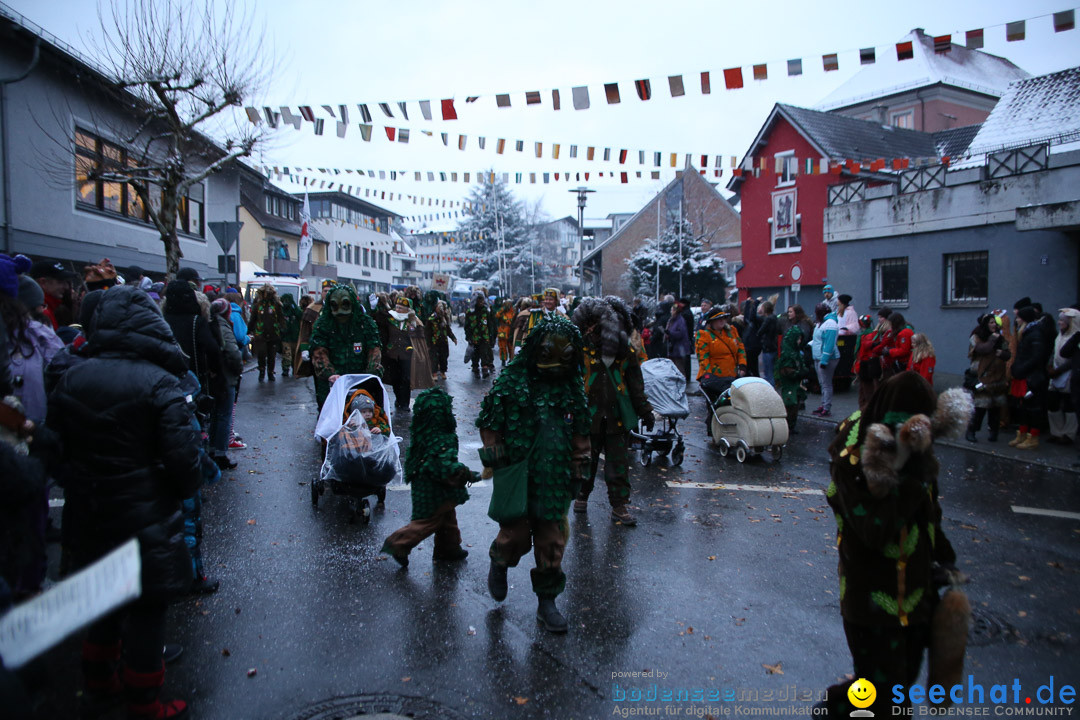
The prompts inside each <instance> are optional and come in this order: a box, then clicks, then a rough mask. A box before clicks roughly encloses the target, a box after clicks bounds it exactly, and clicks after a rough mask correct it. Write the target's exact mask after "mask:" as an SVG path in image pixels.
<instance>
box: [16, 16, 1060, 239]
mask: <svg viewBox="0 0 1080 720" xmlns="http://www.w3.org/2000/svg"><path fill="white" fill-rule="evenodd" d="M6 1H7V2H8V4H9V6H11V7H12V8H13V9H15V10H16V11H17V12H19V13H22V14H23V15H25V16H26V17H28V18H29V19H30V20H32V21H33V22H35V23H38V24H39V25H41V26H42V27H44V28H45V29H46V30H48V31H49V32H51V33H53V34H54V35H56V36H58V37H59V38H60V39H62V40H64V41H66V42H68V43H70V44H72V45H74V46H75V47H76V48H79V49H84V48H86V47H88V45H87V43H86V41H85V39H86V37H87V36H88V35H90V34H94V33H98V32H99V25H98V21H97V11H96V7H95V5H94V3H93V2H87V1H86V0H6ZM657 5H659V4H657ZM251 7H252V10H253V12H254V15H255V16H256V17H257V19H258V21H259V22H264V23H265V26H266V31H267V32H266V37H265V46H266V47H267V48H268V51H267V53H266V55H267V57H266V62H267V63H268V64H271V65H273V66H274V69H275V71H274V76H273V81H272V84H271V87H270V88H269V89H268V91H267V93H266V96H265V97H259V98H253V99H252V100H251V102H250V103H248V102H245V104H252V105H255V106H258V107H260V108H261V107H262V106H264V105H270V106H272V107H278V106H280V105H290V106H292V107H293V108H294V109H295V108H296V107H297V106H299V105H312V106H315V107H316V113H317V115H318V116H319V117H325V113H324V112H323V111H322V110H321V108H320V107H319V106H321V105H323V104H329V105H332V106H334V107H335V109H336V107H337V106H338V105H339V104H342V103H345V104H348V106H349V109H350V120H351V123H352V125H351V127H350V128H349V129H348V133H347V135H346V137H345V139H339V138H338V137H337V136H336V134H335V131H334V127H333V124H332V123H331V122H329V121H328V122H327V129H326V132H325V134H324V135H323V136H322V137H315V136H314V134H313V130H312V125H311V124H310V123H304V125H303V127H302V130H301V131H300V132H297V131H295V130H292V129H291V128H287V129H283V130H279V131H278V132H277V133H276V136H275V137H274V140H273V142H272V143H271V145H270V146H269V147H268V148H267V149H266V150H265V151H264V152H263V153H262V154H261V155H260V156H259V157H257V158H256V159H257V160H258V161H260V163H261V164H266V165H271V166H273V165H277V166H290V167H295V166H304V167H306V166H312V167H334V168H341V169H344V168H354V169H363V170H369V169H371V170H387V171H390V170H399V171H406V172H408V176H409V178H410V180H409V181H400V180H399V181H397V182H391V181H389V180H387V181H382V182H380V181H377V180H376V181H368V180H366V179H362V180H360V181H357V180H356V179H355V176H349V177H350V178H351V179H349V180H347V181H346V184H355V185H357V186H358V187H364V188H371V189H373V190H378V191H380V192H381V191H384V190H385V191H388V192H389V191H393V192H395V193H404V194H413V195H419V196H423V197H430V198H435V199H437V200H443V199H445V200H461V199H463V198H464V197H465V196H466V195H467V193H468V188H467V187H466V186H465V185H464V184H462V183H460V182H459V183H457V184H453V183H449V182H447V183H438V182H436V183H428V182H421V183H414V182H412V181H411V178H412V173H413V172H414V171H423V172H425V173H426V172H427V171H433V172H436V173H438V172H439V171H444V172H448V173H449V172H458V173H463V172H472V173H475V172H476V171H477V170H482V169H487V168H494V169H496V171H498V172H509V173H511V181H513V177H514V176H513V174H514V173H517V172H522V173H526V175H525V180H526V183H527V180H528V173H530V172H537V173H542V172H549V173H552V175H553V174H554V173H555V172H559V173H560V176H561V174H562V173H566V172H571V173H584V172H586V171H588V172H590V173H593V175H591V176H590V180H589V182H588V183H587V184H588V186H589V187H590V188H593V189H595V190H597V192H596V193H594V194H593V195H591V196H590V198H589V207H588V209H587V210H586V217H590V218H591V217H603V216H605V215H607V214H608V213H611V212H636V211H637V210H638V209H640V207H641V206H642V205H643V204H644V203H645V202H647V201H648V200H649V199H650V198H651V197H653V196H654V195H655V194H656V192H657V191H658V190H659V189H660V188H661V187H663V185H664V184H666V183H667V182H668V181H669V180H670V179H671V178H672V177H673V173H674V170H673V169H671V168H670V165H669V154H670V153H672V152H675V153H679V164H680V165H681V164H682V158H683V155H684V154H685V153H692V154H693V155H694V162H695V163H697V162H698V159H699V156H700V155H701V154H708V155H709V156H710V159H709V163H710V166H711V164H712V163H713V162H714V160H715V156H716V155H722V156H724V158H725V161H724V171H725V172H724V178H723V180H722V181H723V182H724V183H726V182H727V180H728V178H729V176H730V169H729V167H728V164H729V159H728V158H729V156H731V155H737V156H740V157H741V156H742V155H743V153H744V152H745V151H746V149H747V147H748V145H749V143H750V142H751V141H752V140H753V138H754V136H755V135H756V133H757V132H758V130H759V129H760V127H761V124H762V123H763V121H764V120H765V118H766V116H767V115H768V113H769V110H770V109H771V108H772V106H773V104H774V103H777V102H782V103H788V104H793V105H798V106H803V107H813V106H814V105H816V104H817V103H819V102H820V101H821V100H822V99H823V98H824V97H825V96H826V95H828V94H829V92H831V91H832V90H833V89H835V88H836V87H837V86H838V85H839V84H841V83H842V82H844V81H845V80H846V79H848V78H850V77H851V75H852V74H854V73H855V72H857V71H858V70H859V68H860V66H859V60H858V51H859V49H860V48H863V47H870V46H874V47H876V48H877V56H878V62H879V63H882V64H885V63H895V62H896V59H895V50H894V48H893V45H894V43H895V42H896V41H898V40H899V39H901V38H902V37H903V36H904V35H905V34H906V33H908V32H909V31H910V30H911V29H913V28H916V27H921V28H924V29H925V30H926V31H927V33H929V34H931V35H939V34H945V33H948V32H955V33H957V34H956V35H955V36H954V41H955V42H959V43H963V42H964V37H963V32H964V31H966V30H971V29H974V28H985V29H986V47H985V51H987V52H990V53H993V54H996V55H1001V56H1004V57H1006V58H1008V59H1010V60H1012V61H1013V62H1014V63H1016V64H1017V65H1019V66H1020V67H1021V68H1023V69H1024V70H1027V71H1028V72H1030V73H1032V74H1034V75H1040V74H1044V73H1048V72H1053V71H1056V70H1062V69H1065V68H1069V67H1075V66H1078V65H1080V30H1073V31H1071V32H1064V33H1060V34H1055V33H1054V32H1053V28H1052V22H1051V18H1050V17H1049V15H1050V14H1051V13H1053V12H1057V11H1061V10H1065V9H1069V7H1070V6H1069V5H1067V4H1066V5H1063V4H1061V3H1060V2H1047V1H1045V0H1028V1H1027V2H1023V3H1021V2H1015V1H1014V2H1003V1H1001V0H979V1H977V2H969V1H966V0H965V1H959V0H951V1H950V2H941V0H905V1H904V2H888V3H884V2H837V3H828V4H827V3H822V2H806V1H805V0H775V1H773V2H768V1H764V2H758V3H745V2H739V3H734V2H717V1H712V2H705V1H700V2H691V1H678V0H669V2H667V3H664V7H663V8H662V9H655V10H653V9H644V8H640V7H639V4H638V3H627V2H625V1H621V2H607V1H605V2H588V1H583V0H576V1H574V2H570V1H565V0H548V1H547V2H543V3H525V2H507V0H497V1H487V0H484V1H465V2H463V1H461V0H458V1H457V2H425V1H423V0H420V1H418V2H413V3H386V2H367V1H364V2H360V1H351V2H350V1H346V0H308V1H307V2H295V1H289V2H286V1H285V0H259V1H258V2H254V3H253V4H252V5H251ZM1040 16H1043V17H1040ZM1029 18H1038V19H1033V20H1029V22H1028V23H1027V38H1028V39H1027V40H1026V41H1024V42H1013V43H1006V42H1005V28H1004V24H1005V23H1007V22H1011V21H1014V20H1019V19H1029ZM270 48H273V52H271V51H270ZM832 52H836V53H839V62H840V69H839V70H838V71H836V72H829V73H825V72H823V70H822V61H821V56H822V54H824V53H832ZM790 58H802V60H803V67H804V75H802V76H801V77H796V78H788V77H787V76H786V61H787V60H788V59H790ZM758 63H767V64H768V72H769V79H768V80H766V81H762V82H755V81H754V80H752V79H751V75H750V73H751V69H750V66H752V65H754V64H758ZM734 66H741V67H742V68H743V73H744V77H745V82H746V87H745V88H744V89H741V90H726V89H724V87H723V70H724V69H725V68H729V67H734ZM706 70H707V71H710V73H711V75H712V93H711V94H710V95H702V94H701V90H700V80H699V76H700V73H701V72H702V71H706ZM680 74H681V75H683V77H684V80H685V84H686V95H685V96H683V97H678V98H672V97H671V96H670V93H669V91H668V83H667V77H668V76H669V75H680ZM640 78H648V79H650V80H651V83H652V90H653V99H652V100H650V101H648V102H642V101H640V100H639V99H638V97H637V95H636V94H635V92H634V86H633V81H634V80H637V79H640ZM611 82H618V83H619V88H620V91H621V96H622V102H621V103H620V104H618V105H607V104H606V101H605V99H604V95H603V84H604V83H611ZM580 85H588V86H589V91H590V96H591V103H592V106H591V108H590V109H588V110H582V111H575V110H574V109H573V106H572V101H571V88H572V87H574V86H580ZM553 88H558V89H559V90H560V92H561V98H562V110H560V111H558V112H556V111H554V110H553V109H552V107H551V89H553ZM532 90H540V91H543V92H542V98H543V102H542V104H541V105H538V106H529V107H526V106H525V92H526V91H532ZM497 93H511V103H512V107H511V108H509V109H497V108H496V105H495V94H497ZM471 95H478V96H480V99H479V100H478V101H477V102H476V103H473V104H467V103H466V102H465V98H466V97H467V96H471ZM443 98H454V99H455V105H456V108H457V111H458V116H459V119H458V120H456V121H452V122H444V121H442V120H441V119H440V115H439V113H438V110H437V108H438V102H439V101H440V100H441V99H443ZM419 100H431V101H432V105H433V110H434V112H435V120H434V121H432V122H425V121H423V119H422V117H421V116H420V111H419V107H418V105H417V103H416V101H419ZM399 101H407V102H408V105H407V110H408V113H409V118H410V119H409V120H408V121H406V120H405V119H404V118H401V117H400V113H399V111H398V107H397V102H399ZM379 102H386V103H389V104H390V106H391V108H392V110H393V112H394V115H395V119H394V120H391V119H388V118H386V117H385V116H384V115H383V114H382V113H381V112H379V110H378V109H377V106H376V104H377V103H379ZM357 103H369V106H370V108H371V110H372V113H373V115H374V123H375V124H376V128H375V135H374V137H373V139H372V142H370V143H366V142H363V140H362V139H361V135H360V132H359V128H358V126H357V123H358V122H359V112H358V111H357V109H356V104H357ZM294 111H295V110H294ZM385 125H390V126H395V127H406V128H409V129H410V130H411V133H410V142H409V144H407V145H403V144H401V143H390V142H389V141H388V140H387V139H386V135H385V133H384V131H383V130H382V127H381V126H385ZM422 129H427V130H431V131H433V133H434V135H433V136H432V137H427V136H425V135H423V134H421V132H420V131H421V130H422ZM442 132H448V133H450V134H451V135H450V138H451V139H450V144H449V147H444V146H443V144H442V141H441V139H440V138H439V134H440V133H442ZM459 134H464V135H467V136H468V140H467V150H466V151H464V152H462V151H459V150H458V148H457V137H458V135H459ZM480 136H484V137H486V139H487V147H486V149H485V150H480V149H479V148H478V146H477V139H478V137H480ZM499 138H505V139H506V140H507V146H508V147H507V150H506V153H505V154H504V155H502V156H498V155H496V153H495V145H496V141H497V139H499ZM516 140H523V141H525V152H523V153H518V152H515V151H514V149H513V147H514V142H515V141H516ZM535 142H543V144H544V146H543V153H544V158H543V159H542V160H537V159H536V158H535V153H534V145H533V144H534V143H535ZM553 143H560V145H561V148H560V158H559V159H558V160H555V159H552V157H551V146H552V144H553ZM571 145H578V146H579V157H578V159H576V160H573V159H570V158H569V154H570V146H571ZM588 145H593V146H596V147H597V148H598V151H597V152H598V159H599V153H600V152H602V148H605V147H610V148H612V154H613V159H614V160H615V161H614V162H611V163H606V164H605V163H602V162H592V163H589V162H587V161H586V160H585V147H586V146H588ZM624 148H625V149H627V150H629V151H630V159H629V160H628V162H627V165H626V166H625V167H620V166H619V164H618V162H617V158H618V151H619V150H620V149H624ZM639 150H645V151H648V155H647V162H648V165H646V166H645V167H643V168H642V167H641V166H639V165H638V164H637V159H638V158H637V151H639ZM656 151H659V152H662V153H664V167H663V168H662V175H661V180H659V181H653V180H648V179H642V180H636V179H634V178H633V173H634V172H635V171H637V170H638V169H642V170H644V171H645V172H644V173H643V174H644V176H645V178H648V177H649V173H648V171H649V170H651V169H652V153H653V152H656ZM623 169H625V170H628V171H630V172H631V182H630V184H628V185H622V184H619V183H618V181H617V180H614V181H613V180H609V179H607V178H604V179H598V178H597V177H596V175H595V173H597V172H599V171H605V173H606V172H608V171H619V170H623ZM709 176H710V177H711V176H712V173H711V172H710V173H709ZM342 177H344V176H342ZM459 178H460V176H459ZM578 184H586V183H584V182H581V183H579V182H576V181H571V182H570V183H566V182H564V181H562V180H560V181H559V182H558V183H557V184H556V183H554V181H553V184H549V185H542V184H538V185H529V184H522V185H513V186H512V188H511V189H512V190H513V191H514V192H515V194H516V195H518V196H519V197H521V198H522V199H528V200H532V201H536V200H540V201H542V203H543V206H544V209H545V211H546V212H547V214H548V215H550V216H551V217H552V218H557V217H562V216H565V215H574V216H576V212H577V211H576V203H575V197H574V196H573V194H572V193H570V192H568V190H569V189H571V188H574V187H576V186H577V185H578ZM283 186H284V187H286V188H287V189H290V190H292V189H295V188H293V187H292V186H289V185H287V184H283ZM379 204H382V205H384V206H385V207H387V208H389V209H391V210H394V211H395V212H398V213H401V214H403V215H407V216H409V215H414V214H418V213H422V212H431V211H430V210H428V209H426V208H425V209H423V210H421V209H420V208H419V207H417V206H414V205H413V204H412V202H411V201H408V200H403V201H400V202H397V201H395V202H380V203H379ZM446 222H447V221H443V222H442V223H440V224H443V225H445V224H446ZM451 222H452V221H451Z"/></svg>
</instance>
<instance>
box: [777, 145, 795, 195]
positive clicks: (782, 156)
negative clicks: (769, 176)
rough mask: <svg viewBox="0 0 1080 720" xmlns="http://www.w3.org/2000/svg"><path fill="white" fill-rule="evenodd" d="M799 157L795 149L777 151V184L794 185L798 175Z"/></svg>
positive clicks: (780, 185)
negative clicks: (796, 155)
mask: <svg viewBox="0 0 1080 720" xmlns="http://www.w3.org/2000/svg"><path fill="white" fill-rule="evenodd" d="M798 162H799V161H798V159H797V158H796V157H795V151H794V150H787V151H785V152H779V153H776V186H777V187H782V186H784V185H794V184H795V178H796V176H797V175H798V172H799V168H798Z"/></svg>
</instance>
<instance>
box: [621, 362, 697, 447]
mask: <svg viewBox="0 0 1080 720" xmlns="http://www.w3.org/2000/svg"><path fill="white" fill-rule="evenodd" d="M641 375H642V377H643V378H644V380H645V395H646V396H648V398H649V403H651V404H652V406H653V410H654V411H655V412H656V413H657V414H658V415H660V422H659V423H658V424H657V426H656V427H654V428H653V430H652V432H645V430H644V428H642V427H641V426H640V425H639V426H638V429H637V430H636V431H635V430H631V431H630V435H631V437H632V438H633V439H634V440H635V441H637V445H638V453H639V456H638V458H639V460H640V462H641V464H642V465H645V466H648V465H649V464H650V463H651V462H652V455H653V453H656V454H657V455H667V454H668V453H670V454H671V464H672V465H681V464H682V461H683V452H684V450H685V449H686V446H685V444H684V443H683V437H682V433H680V432H679V428H678V427H677V426H678V423H679V420H682V419H683V418H686V417H688V416H689V415H690V405H689V403H687V402H686V377H685V376H684V375H683V374H682V371H681V370H679V368H678V367H676V365H675V363H673V362H671V360H668V359H667V358H655V359H653V360H646V361H645V362H643V363H642V364H641Z"/></svg>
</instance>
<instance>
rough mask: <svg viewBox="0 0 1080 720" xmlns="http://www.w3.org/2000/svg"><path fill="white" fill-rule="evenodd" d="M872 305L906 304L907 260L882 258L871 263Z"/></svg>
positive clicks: (903, 258) (902, 258)
mask: <svg viewBox="0 0 1080 720" xmlns="http://www.w3.org/2000/svg"><path fill="white" fill-rule="evenodd" d="M872 264H873V268H874V277H873V286H874V305H875V306H876V307H882V306H888V305H907V304H908V259H907V258H906V257H900V258H882V259H879V260H874V261H873V263H872Z"/></svg>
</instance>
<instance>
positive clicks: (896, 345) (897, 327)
mask: <svg viewBox="0 0 1080 720" xmlns="http://www.w3.org/2000/svg"><path fill="white" fill-rule="evenodd" d="M914 334H915V331H914V330H912V329H911V326H910V325H908V323H907V320H905V319H904V316H903V315H902V314H900V313H898V312H894V313H893V314H892V315H890V316H889V325H888V331H887V332H886V333H885V334H884V335H883V336H882V337H881V339H880V340H879V341H878V343H877V345H875V346H874V354H875V355H876V356H878V357H880V358H881V377H882V379H883V380H884V379H887V378H890V377H892V376H893V375H896V374H897V373H900V372H903V371H904V370H906V369H907V366H908V360H909V359H910V358H911V336H912V335H914Z"/></svg>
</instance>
